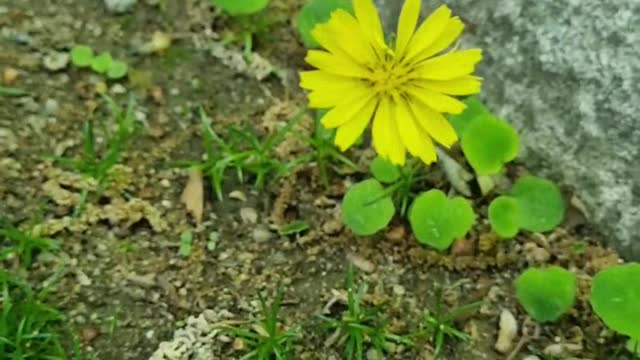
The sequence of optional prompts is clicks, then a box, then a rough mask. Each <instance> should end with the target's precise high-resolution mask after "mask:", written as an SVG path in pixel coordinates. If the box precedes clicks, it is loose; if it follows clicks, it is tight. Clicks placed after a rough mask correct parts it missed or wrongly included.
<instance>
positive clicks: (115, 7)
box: [104, 0, 138, 14]
mask: <svg viewBox="0 0 640 360" xmlns="http://www.w3.org/2000/svg"><path fill="white" fill-rule="evenodd" d="M137 2H138V0H104V5H105V6H106V7H107V10H109V11H110V12H112V13H115V14H123V13H126V12H127V11H129V10H131V9H132V8H133V7H134V6H135V5H136V3H137Z"/></svg>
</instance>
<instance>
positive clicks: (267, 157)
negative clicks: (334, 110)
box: [180, 108, 305, 201]
mask: <svg viewBox="0 0 640 360" xmlns="http://www.w3.org/2000/svg"><path fill="white" fill-rule="evenodd" d="M303 114H304V111H301V112H300V113H298V114H297V115H296V116H294V117H293V118H292V119H291V120H290V121H289V122H288V123H287V124H286V125H285V126H283V127H282V128H281V129H279V130H278V131H277V132H276V133H275V134H272V135H268V136H266V137H265V138H263V139H260V138H259V137H258V136H257V135H256V134H255V133H253V132H252V131H250V130H245V129H240V128H237V127H232V128H230V129H229V132H228V137H229V141H225V140H223V139H222V138H221V137H220V136H219V135H218V134H217V133H216V132H215V131H214V129H213V127H212V126H211V120H210V119H209V117H208V116H207V114H206V113H205V112H204V110H203V109H202V108H201V109H200V119H201V123H202V132H203V134H202V136H203V144H204V147H205V152H206V156H207V158H206V160H205V161H204V162H193V161H191V162H182V163H180V165H182V166H187V167H197V168H200V169H202V172H203V173H204V174H206V175H208V176H209V178H210V180H211V185H212V187H213V189H214V191H215V193H216V195H217V197H218V199H219V200H220V201H222V199H223V197H222V185H223V182H224V178H225V174H226V171H227V170H228V169H234V170H235V172H236V175H237V176H238V180H239V181H240V182H244V177H245V173H250V174H251V175H253V176H254V177H255V183H254V185H255V187H256V188H257V189H262V188H263V187H264V186H265V183H266V181H267V180H276V179H279V178H281V177H283V176H286V175H287V174H288V173H289V172H290V171H291V170H293V169H294V168H295V167H297V166H298V165H300V164H301V163H303V162H304V161H305V158H303V157H301V158H298V159H294V160H292V161H290V162H288V163H281V162H280V161H278V160H277V159H276V155H275V148H276V147H277V146H278V145H279V144H280V143H281V142H282V141H283V140H284V139H285V136H286V134H287V133H289V132H290V131H291V130H292V128H293V127H294V126H295V125H296V124H297V123H298V122H299V121H300V120H301V119H302V116H303Z"/></svg>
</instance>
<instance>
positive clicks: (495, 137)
mask: <svg viewBox="0 0 640 360" xmlns="http://www.w3.org/2000/svg"><path fill="white" fill-rule="evenodd" d="M461 145H462V151H464V155H465V156H466V158H467V160H468V161H469V164H471V167H473V169H474V170H475V171H476V173H477V174H478V175H492V174H496V173H498V172H500V171H501V170H502V166H503V165H504V164H505V163H507V162H509V161H511V160H513V159H515V158H516V156H517V155H518V149H519V147H520V139H519V138H518V134H517V133H516V131H515V130H514V129H513V127H511V125H509V124H508V123H507V122H505V121H502V120H498V119H496V118H495V117H493V116H492V115H488V114H484V115H480V116H478V117H476V118H475V119H474V120H473V121H472V122H471V123H469V124H468V125H467V126H466V128H465V130H464V133H463V136H462V140H461Z"/></svg>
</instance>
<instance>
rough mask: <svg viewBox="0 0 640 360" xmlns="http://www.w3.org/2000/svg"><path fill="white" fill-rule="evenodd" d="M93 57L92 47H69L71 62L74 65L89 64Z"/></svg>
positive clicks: (80, 66)
mask: <svg viewBox="0 0 640 360" xmlns="http://www.w3.org/2000/svg"><path fill="white" fill-rule="evenodd" d="M94 57H95V53H94V52H93V49H92V48H90V47H88V46H84V45H78V46H75V47H74V48H73V49H71V63H73V65H74V66H76V67H79V68H83V67H89V66H91V63H92V61H93V58H94Z"/></svg>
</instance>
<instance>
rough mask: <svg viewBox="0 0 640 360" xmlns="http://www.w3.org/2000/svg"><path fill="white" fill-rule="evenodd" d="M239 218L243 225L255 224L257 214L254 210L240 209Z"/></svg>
mask: <svg viewBox="0 0 640 360" xmlns="http://www.w3.org/2000/svg"><path fill="white" fill-rule="evenodd" d="M240 218H241V219H242V222H243V223H245V224H256V223H257V222H258V212H257V211H256V209H254V208H242V209H240Z"/></svg>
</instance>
